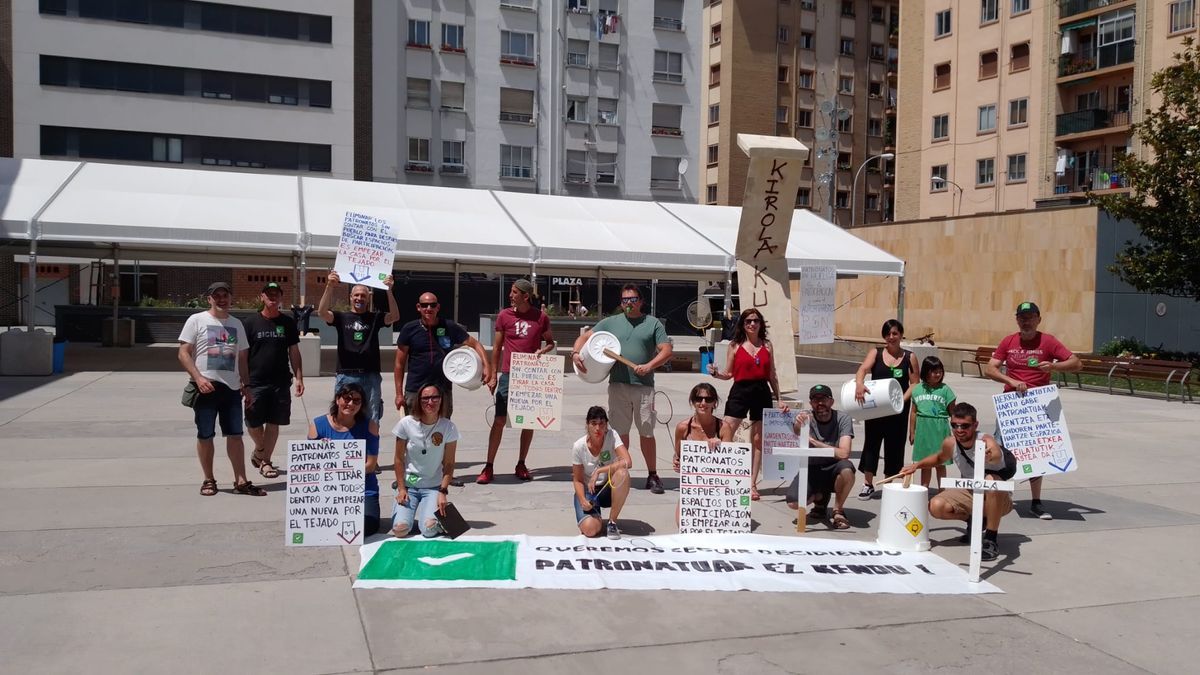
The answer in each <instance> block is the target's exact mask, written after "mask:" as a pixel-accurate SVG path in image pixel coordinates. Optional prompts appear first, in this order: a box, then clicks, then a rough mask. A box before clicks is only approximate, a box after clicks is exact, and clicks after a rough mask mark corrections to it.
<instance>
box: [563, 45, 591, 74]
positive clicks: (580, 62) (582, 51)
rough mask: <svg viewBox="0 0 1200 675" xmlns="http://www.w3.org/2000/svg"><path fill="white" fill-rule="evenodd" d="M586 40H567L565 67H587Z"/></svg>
mask: <svg viewBox="0 0 1200 675" xmlns="http://www.w3.org/2000/svg"><path fill="white" fill-rule="evenodd" d="M587 64H588V43H587V40H567V65H568V66H582V67H584V68H586V67H587Z"/></svg>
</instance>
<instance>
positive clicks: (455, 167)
mask: <svg viewBox="0 0 1200 675" xmlns="http://www.w3.org/2000/svg"><path fill="white" fill-rule="evenodd" d="M438 173H441V174H449V175H451V176H465V175H467V166H466V165H465V164H442V165H441V166H440V167H438Z"/></svg>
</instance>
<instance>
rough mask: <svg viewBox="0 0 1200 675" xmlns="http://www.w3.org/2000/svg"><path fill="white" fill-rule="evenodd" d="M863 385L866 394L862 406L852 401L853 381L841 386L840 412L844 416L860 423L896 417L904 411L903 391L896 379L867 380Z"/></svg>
mask: <svg viewBox="0 0 1200 675" xmlns="http://www.w3.org/2000/svg"><path fill="white" fill-rule="evenodd" d="M864 384H866V386H867V393H866V394H864V395H863V402H862V405H859V404H858V401H856V400H855V399H854V389H855V385H854V380H850V381H849V382H847V383H845V384H843V385H842V396H841V399H842V410H844V411H845V412H846V414H848V415H850V416H851V417H853V418H854V419H856V420H858V421H860V422H862V421H864V420H873V419H876V418H879V417H887V416H888V415H896V414H899V413H900V412H902V411H903V410H904V390H903V389H901V388H900V383H899V382H897V381H896V378H893V377H889V378H887V379H886V380H867V381H866V382H865V383H864Z"/></svg>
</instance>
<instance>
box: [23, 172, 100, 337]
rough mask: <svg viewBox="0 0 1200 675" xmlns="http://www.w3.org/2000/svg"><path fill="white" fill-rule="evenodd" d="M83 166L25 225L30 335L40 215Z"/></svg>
mask: <svg viewBox="0 0 1200 675" xmlns="http://www.w3.org/2000/svg"><path fill="white" fill-rule="evenodd" d="M84 166H87V162H80V163H79V164H77V165H76V166H75V169H74V170H73V171H71V175H69V176H67V179H66V180H64V181H63V182H62V184H61V185H59V186H58V188H57V189H55V190H54V194H52V195H50V198H49V199H47V200H46V203H45V204H42V205H41V207H40V208H38V210H37V213H35V214H33V217H32V218H30V219H29V221H28V222H27V223H26V224H25V226H26V229H27V232H28V233H29V262H28V264H27V267H28V269H27V270H26V272H28V279H29V288H28V289H26V293H25V297H26V299H28V300H29V310H28V311H27V312H26V313H25V330H27V331H29V332H31V333H32V332H33V327H34V324H36V323H37V314H36V311H37V244H38V239H39V238H40V237H41V229H42V223H41V220H42V214H43V213H45V212H46V209H48V208H50V205H51V204H53V203H54V200H56V199H58V196H59V195H60V194H62V191H63V190H65V189H67V186H68V185H70V184H71V181H73V180H75V176H78V175H79V172H80V171H81V170H82V169H83V167H84Z"/></svg>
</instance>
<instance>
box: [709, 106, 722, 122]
mask: <svg viewBox="0 0 1200 675" xmlns="http://www.w3.org/2000/svg"><path fill="white" fill-rule="evenodd" d="M708 123H709V124H720V123H721V104H720V103H714V104H712V105H710V106H708Z"/></svg>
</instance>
